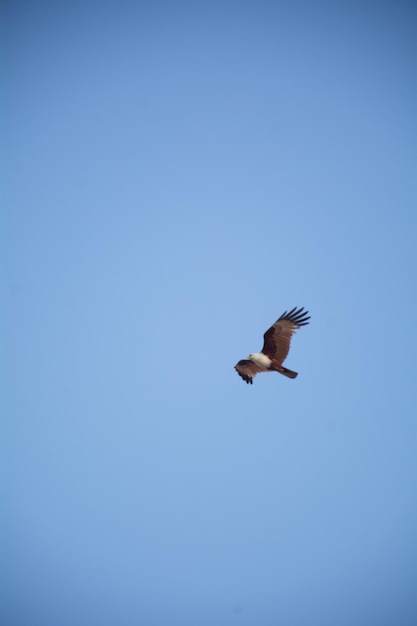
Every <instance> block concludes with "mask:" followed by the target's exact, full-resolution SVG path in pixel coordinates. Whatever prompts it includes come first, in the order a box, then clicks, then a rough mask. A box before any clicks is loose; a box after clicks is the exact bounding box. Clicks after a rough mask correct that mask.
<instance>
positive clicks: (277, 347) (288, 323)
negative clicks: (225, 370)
mask: <svg viewBox="0 0 417 626" xmlns="http://www.w3.org/2000/svg"><path fill="white" fill-rule="evenodd" d="M303 311H304V307H301V309H297V307H294V308H293V309H292V310H291V311H289V313H287V311H285V313H283V314H282V315H281V317H280V318H279V319H278V320H277V321H276V322H275V324H273V325H272V326H271V328H269V330H267V331H266V333H265V334H264V346H263V348H262V352H255V353H253V354H250V355H249V356H248V357H247V358H246V359H243V360H242V361H239V362H238V363H236V365H235V370H236V371H237V373H238V374H239V376H240V377H241V378H243V380H244V381H246V382H247V383H248V384H251V385H252V383H253V379H254V378H255V376H256V374H258V373H259V372H279V373H280V374H283V375H284V376H288V378H295V377H296V376H298V373H297V372H293V371H292V370H289V369H287V368H286V367H283V365H282V364H283V362H284V361H285V359H286V358H287V354H288V352H289V349H290V342H291V337H292V336H293V334H294V333H295V331H296V330H297V329H298V328H301V326H306V324H308V323H309V322H308V320H309V319H310V315H308V311H304V313H303Z"/></svg>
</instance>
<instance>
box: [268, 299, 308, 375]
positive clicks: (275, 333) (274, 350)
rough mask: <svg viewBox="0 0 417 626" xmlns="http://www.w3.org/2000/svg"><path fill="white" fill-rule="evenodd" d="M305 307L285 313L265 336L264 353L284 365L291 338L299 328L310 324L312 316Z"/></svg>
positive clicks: (295, 308)
mask: <svg viewBox="0 0 417 626" xmlns="http://www.w3.org/2000/svg"><path fill="white" fill-rule="evenodd" d="M303 311H304V307H301V309H297V307H294V308H293V309H292V310H291V311H289V312H288V313H287V311H285V313H283V314H282V315H281V317H280V318H279V319H278V320H277V321H276V322H275V324H273V325H272V326H271V328H269V329H268V330H267V331H266V333H265V334H264V346H263V348H262V352H263V353H264V354H266V355H267V356H269V357H271V358H273V359H275V360H276V361H278V363H279V364H282V363H283V362H284V361H285V359H286V358H287V354H288V352H289V349H290V343H291V337H292V336H293V334H294V333H295V331H296V330H297V329H298V328H301V326H305V325H306V324H308V320H309V319H310V316H309V314H308V311H304V312H303Z"/></svg>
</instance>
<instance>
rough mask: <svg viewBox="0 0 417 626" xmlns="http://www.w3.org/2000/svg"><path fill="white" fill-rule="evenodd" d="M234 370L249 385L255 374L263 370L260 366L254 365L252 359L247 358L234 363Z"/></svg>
mask: <svg viewBox="0 0 417 626" xmlns="http://www.w3.org/2000/svg"><path fill="white" fill-rule="evenodd" d="M235 370H236V371H237V373H238V374H239V376H240V377H241V378H243V380H244V381H246V382H247V383H248V384H251V385H252V383H253V378H254V377H255V376H256V374H258V373H259V372H262V371H263V370H261V368H260V367H258V366H257V365H255V363H254V362H253V361H249V360H248V359H242V361H239V362H238V363H236V365H235Z"/></svg>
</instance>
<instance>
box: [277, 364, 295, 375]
mask: <svg viewBox="0 0 417 626" xmlns="http://www.w3.org/2000/svg"><path fill="white" fill-rule="evenodd" d="M278 371H279V373H280V374H283V375H284V376H287V377H288V378H297V376H298V372H293V371H292V370H289V369H287V368H286V367H283V366H282V365H281V368H280V369H279V370H278Z"/></svg>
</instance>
